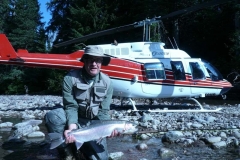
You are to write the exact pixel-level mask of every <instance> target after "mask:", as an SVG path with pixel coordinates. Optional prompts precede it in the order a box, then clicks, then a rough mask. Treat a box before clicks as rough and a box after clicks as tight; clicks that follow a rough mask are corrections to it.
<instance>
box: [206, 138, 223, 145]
mask: <svg viewBox="0 0 240 160" xmlns="http://www.w3.org/2000/svg"><path fill="white" fill-rule="evenodd" d="M206 140H207V142H208V143H211V144H213V143H217V142H220V141H221V137H209V138H207V139H206Z"/></svg>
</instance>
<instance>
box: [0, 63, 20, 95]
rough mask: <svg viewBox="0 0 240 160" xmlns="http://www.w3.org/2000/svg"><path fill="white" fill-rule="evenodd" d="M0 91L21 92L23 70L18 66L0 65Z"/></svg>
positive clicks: (6, 92)
mask: <svg viewBox="0 0 240 160" xmlns="http://www.w3.org/2000/svg"><path fill="white" fill-rule="evenodd" d="M0 70H1V73H0V84H1V88H0V93H3V94H22V93H24V87H23V85H22V77H23V75H24V72H23V71H22V70H21V67H18V66H5V65H4V66H1V68H0Z"/></svg>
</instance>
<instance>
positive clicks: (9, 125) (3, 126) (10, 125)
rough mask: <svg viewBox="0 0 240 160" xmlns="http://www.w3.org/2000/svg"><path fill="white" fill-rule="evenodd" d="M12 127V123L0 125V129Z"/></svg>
mask: <svg viewBox="0 0 240 160" xmlns="http://www.w3.org/2000/svg"><path fill="white" fill-rule="evenodd" d="M12 126H13V123H12V122H4V123H1V124H0V128H11V127H12Z"/></svg>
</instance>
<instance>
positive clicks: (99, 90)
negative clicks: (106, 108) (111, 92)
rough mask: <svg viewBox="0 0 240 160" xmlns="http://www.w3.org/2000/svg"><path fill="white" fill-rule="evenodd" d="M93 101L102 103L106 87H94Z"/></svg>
mask: <svg viewBox="0 0 240 160" xmlns="http://www.w3.org/2000/svg"><path fill="white" fill-rule="evenodd" d="M94 94H95V96H94V100H95V102H102V101H103V100H104V98H105V96H106V94H107V88H106V87H100V86H97V87H94Z"/></svg>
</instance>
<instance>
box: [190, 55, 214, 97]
mask: <svg viewBox="0 0 240 160" xmlns="http://www.w3.org/2000/svg"><path fill="white" fill-rule="evenodd" d="M189 61H190V62H189V71H188V72H189V73H190V74H191V75H192V77H191V78H190V77H189V78H190V79H189V80H190V84H191V92H192V94H196V95H195V96H196V97H198V96H204V95H205V94H204V93H206V88H205V87H204V86H205V85H206V83H207V81H206V75H208V74H207V73H206V69H205V67H204V65H203V64H202V63H200V62H201V61H199V60H198V59H196V60H189ZM210 85H211V84H210Z"/></svg>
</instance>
